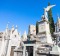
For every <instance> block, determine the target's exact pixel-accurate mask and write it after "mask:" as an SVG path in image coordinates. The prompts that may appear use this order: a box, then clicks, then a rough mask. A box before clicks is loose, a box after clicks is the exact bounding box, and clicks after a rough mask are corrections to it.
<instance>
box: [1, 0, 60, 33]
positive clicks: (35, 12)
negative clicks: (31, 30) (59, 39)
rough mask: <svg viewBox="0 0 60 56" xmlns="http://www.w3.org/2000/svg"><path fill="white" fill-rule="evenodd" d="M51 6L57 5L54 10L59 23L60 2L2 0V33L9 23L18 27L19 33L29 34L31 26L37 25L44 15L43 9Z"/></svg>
mask: <svg viewBox="0 0 60 56" xmlns="http://www.w3.org/2000/svg"><path fill="white" fill-rule="evenodd" d="M48 2H50V4H56V6H55V7H54V8H52V14H53V18H54V21H55V22H56V21H57V14H58V15H59V16H60V0H0V31H4V30H5V28H6V25H7V23H8V22H10V23H9V28H11V27H12V25H14V26H15V25H17V26H18V31H19V32H21V33H23V32H24V31H25V30H26V31H27V32H28V26H29V25H30V24H34V25H35V24H36V21H39V20H40V19H41V15H42V14H43V13H44V10H43V8H44V7H46V6H47V5H48Z"/></svg>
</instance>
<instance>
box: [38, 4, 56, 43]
mask: <svg viewBox="0 0 60 56" xmlns="http://www.w3.org/2000/svg"><path fill="white" fill-rule="evenodd" d="M54 6H55V5H50V6H47V7H46V8H44V15H43V16H42V21H40V22H38V35H39V37H40V40H41V42H44V43H45V42H46V43H49V44H52V43H53V42H52V37H51V34H50V29H49V21H48V14H47V13H48V11H49V10H50V9H51V8H52V7H54ZM42 40H44V41H42Z"/></svg>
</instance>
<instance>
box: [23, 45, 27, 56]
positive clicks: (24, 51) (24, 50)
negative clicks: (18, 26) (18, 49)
mask: <svg viewBox="0 0 60 56" xmlns="http://www.w3.org/2000/svg"><path fill="white" fill-rule="evenodd" d="M25 54H26V46H24V48H23V56H25Z"/></svg>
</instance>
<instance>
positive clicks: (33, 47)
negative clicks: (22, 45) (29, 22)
mask: <svg viewBox="0 0 60 56" xmlns="http://www.w3.org/2000/svg"><path fill="white" fill-rule="evenodd" d="M33 56H35V46H33Z"/></svg>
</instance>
